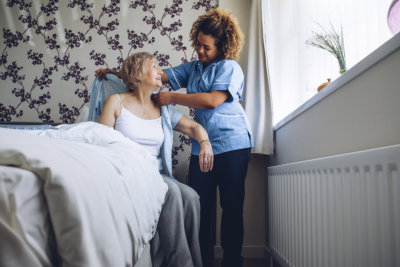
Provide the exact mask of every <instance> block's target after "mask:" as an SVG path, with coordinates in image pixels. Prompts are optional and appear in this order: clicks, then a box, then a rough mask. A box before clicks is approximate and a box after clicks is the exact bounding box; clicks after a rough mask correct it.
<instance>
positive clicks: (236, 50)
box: [190, 8, 244, 60]
mask: <svg viewBox="0 0 400 267" xmlns="http://www.w3.org/2000/svg"><path fill="white" fill-rule="evenodd" d="M199 32H202V33H204V34H206V35H211V36H212V37H214V38H215V39H216V44H215V45H216V46H217V48H218V51H219V52H220V55H219V59H234V60H238V59H239V55H240V51H241V50H242V46H243V37H244V35H243V32H242V30H241V29H240V27H239V23H238V21H237V19H236V18H235V17H234V16H233V15H232V14H231V13H230V12H229V11H227V10H224V9H221V8H215V9H211V10H210V11H208V12H207V13H205V14H204V15H201V16H200V17H199V18H198V19H197V20H196V21H195V22H194V23H193V26H192V29H191V30H190V41H191V42H192V47H193V48H195V47H196V43H197V36H198V35H199Z"/></svg>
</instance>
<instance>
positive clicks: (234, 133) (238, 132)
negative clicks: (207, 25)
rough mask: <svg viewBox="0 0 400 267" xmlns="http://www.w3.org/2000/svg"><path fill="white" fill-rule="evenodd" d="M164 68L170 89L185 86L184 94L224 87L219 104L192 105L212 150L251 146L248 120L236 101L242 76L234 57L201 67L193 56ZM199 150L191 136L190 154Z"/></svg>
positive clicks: (197, 152)
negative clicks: (224, 96)
mask: <svg viewBox="0 0 400 267" xmlns="http://www.w3.org/2000/svg"><path fill="white" fill-rule="evenodd" d="M164 71H165V73H166V74H167V76H168V79H169V82H170V84H171V86H172V88H173V89H174V90H177V89H180V88H186V90H187V93H188V94H195V93H209V92H211V91H225V90H228V92H229V97H228V99H227V100H226V101H225V102H224V103H222V104H221V105H220V106H219V107H217V108H215V109H199V108H197V109H195V118H194V119H195V121H197V122H198V123H200V124H201V125H202V126H203V127H204V128H205V129H206V131H207V133H208V136H209V138H210V142H211V145H212V147H213V152H214V154H216V155H217V154H221V153H224V152H228V151H233V150H237V149H243V148H249V147H254V141H253V135H252V133H251V128H250V124H249V121H248V119H247V117H246V114H245V112H244V110H243V107H242V105H241V104H240V103H239V101H240V100H241V99H242V92H243V79H244V76H243V71H242V69H241V68H240V66H239V64H238V63H237V62H236V61H234V60H230V59H224V60H220V61H214V62H213V63H211V64H210V65H209V66H207V67H206V68H203V63H202V62H201V61H198V60H196V61H192V62H190V63H186V64H182V65H179V66H177V67H174V68H170V69H165V70H164ZM199 152H200V145H199V143H198V142H197V141H196V140H193V142H192V154H193V155H198V154H199Z"/></svg>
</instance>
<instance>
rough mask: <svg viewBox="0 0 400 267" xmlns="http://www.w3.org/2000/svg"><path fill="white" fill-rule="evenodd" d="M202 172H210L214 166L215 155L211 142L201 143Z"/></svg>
mask: <svg viewBox="0 0 400 267" xmlns="http://www.w3.org/2000/svg"><path fill="white" fill-rule="evenodd" d="M199 161H200V162H199V163H200V170H201V171H202V172H209V171H211V170H212V168H213V165H214V154H213V151H212V146H211V143H210V141H208V140H204V141H200V154H199Z"/></svg>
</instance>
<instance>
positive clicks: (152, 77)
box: [141, 59, 162, 90]
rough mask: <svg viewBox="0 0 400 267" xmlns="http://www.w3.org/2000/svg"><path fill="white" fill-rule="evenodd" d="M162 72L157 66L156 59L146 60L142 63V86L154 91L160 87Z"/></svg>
mask: <svg viewBox="0 0 400 267" xmlns="http://www.w3.org/2000/svg"><path fill="white" fill-rule="evenodd" d="M161 75H162V70H161V69H160V67H159V66H158V61H157V60H156V59H150V60H146V62H144V63H143V76H142V81H141V84H142V85H146V86H150V87H153V89H154V90H156V89H158V88H160V87H161V86H162V81H161Z"/></svg>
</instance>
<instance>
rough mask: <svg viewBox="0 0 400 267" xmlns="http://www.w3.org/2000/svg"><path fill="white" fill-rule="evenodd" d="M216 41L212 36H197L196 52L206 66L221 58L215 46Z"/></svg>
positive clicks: (201, 33)
mask: <svg viewBox="0 0 400 267" xmlns="http://www.w3.org/2000/svg"><path fill="white" fill-rule="evenodd" d="M215 43H216V39H215V38H214V37H212V36H211V35H208V34H204V33H203V32H199V34H198V35H197V42H196V52H197V55H198V56H199V60H200V61H201V62H203V64H204V66H205V67H206V66H208V65H210V64H211V62H213V61H214V60H215V59H217V58H218V56H219V50H218V48H217V46H216V45H215Z"/></svg>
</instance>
